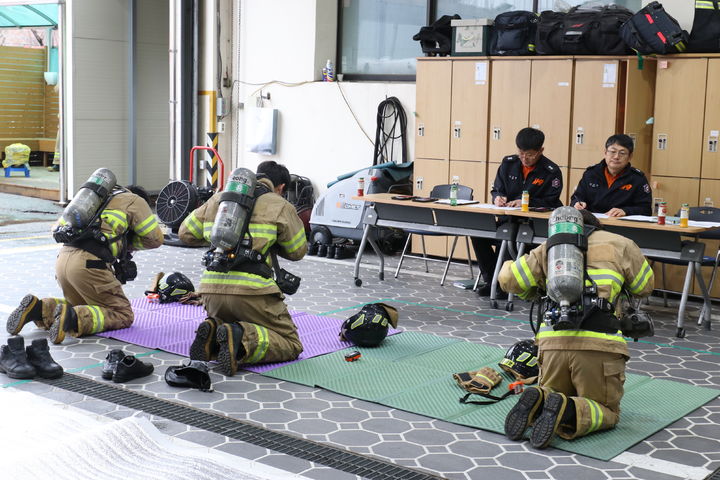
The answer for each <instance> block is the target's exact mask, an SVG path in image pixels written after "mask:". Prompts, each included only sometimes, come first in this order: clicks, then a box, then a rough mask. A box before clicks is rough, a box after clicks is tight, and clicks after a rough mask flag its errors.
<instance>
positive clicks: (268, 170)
mask: <svg viewBox="0 0 720 480" xmlns="http://www.w3.org/2000/svg"><path fill="white" fill-rule="evenodd" d="M257 173H261V174H263V175H265V176H267V177H268V178H269V179H270V181H271V182H272V183H273V186H275V187H279V186H280V185H282V184H285V188H287V186H288V185H290V172H289V171H288V169H287V167H286V166H285V165H280V164H279V163H277V162H276V161H275V160H266V161H264V162H262V163H261V164H260V165H258V167H257Z"/></svg>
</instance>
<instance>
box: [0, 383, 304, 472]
mask: <svg viewBox="0 0 720 480" xmlns="http://www.w3.org/2000/svg"><path fill="white" fill-rule="evenodd" d="M0 432H2V434H1V435H0V452H2V453H0V458H2V463H0V478H7V479H11V478H12V479H14V480H32V479H53V480H65V479H67V480H84V479H87V480H97V479H103V480H115V479H118V480H128V479H134V480H141V479H153V480H158V479H167V480H170V479H172V480H182V479H187V480H202V479H207V480H224V479H228V480H243V479H245V480H265V479H268V480H280V479H288V478H295V479H302V478H305V477H302V476H300V475H295V474H292V473H290V472H284V471H282V470H278V469H275V468H272V467H268V466H266V465H262V464H258V463H256V462H253V461H251V460H246V459H243V458H240V457H236V456H233V455H230V454H226V453H222V452H218V451H215V450H212V449H209V448H207V447H204V446H201V445H197V444H194V443H191V442H187V441H183V440H179V439H176V438H172V437H169V436H167V435H165V434H163V433H161V432H160V431H159V430H157V428H155V426H153V424H152V423H151V422H150V421H149V420H148V419H146V418H144V417H129V418H125V419H122V420H110V419H108V418H106V417H100V416H97V415H92V414H89V413H87V412H85V411H82V410H80V409H77V408H74V407H71V406H68V405H65V404H62V403H58V402H54V401H52V400H49V399H46V398H42V397H38V396H36V395H33V394H30V393H27V392H21V391H17V390H13V389H1V388H0Z"/></svg>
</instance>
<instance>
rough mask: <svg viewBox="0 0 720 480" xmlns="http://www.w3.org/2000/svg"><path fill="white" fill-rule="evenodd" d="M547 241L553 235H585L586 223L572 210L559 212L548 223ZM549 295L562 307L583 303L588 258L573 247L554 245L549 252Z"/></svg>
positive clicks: (560, 210)
mask: <svg viewBox="0 0 720 480" xmlns="http://www.w3.org/2000/svg"><path fill="white" fill-rule="evenodd" d="M548 233H549V236H548V240H549V239H551V238H552V237H553V235H559V234H571V235H582V234H583V219H582V215H581V214H580V212H579V211H578V210H577V209H575V208H573V207H559V208H556V209H555V210H554V211H553V212H552V214H551V215H550V220H549V221H548ZM547 262H548V263H547V293H548V296H549V297H550V298H551V299H553V300H554V301H556V302H557V303H558V304H560V305H561V306H568V305H572V304H573V303H576V302H578V301H580V299H581V297H582V293H583V285H584V283H585V275H584V270H585V257H584V255H583V252H582V250H580V249H579V248H578V247H577V246H576V245H573V244H571V243H560V244H556V245H553V246H552V247H550V249H549V250H548V252H547Z"/></svg>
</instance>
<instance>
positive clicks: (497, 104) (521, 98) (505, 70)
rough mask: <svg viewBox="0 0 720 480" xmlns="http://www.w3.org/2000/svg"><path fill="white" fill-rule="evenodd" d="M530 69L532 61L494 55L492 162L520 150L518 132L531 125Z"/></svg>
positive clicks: (491, 92) (490, 137)
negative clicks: (507, 58)
mask: <svg viewBox="0 0 720 480" xmlns="http://www.w3.org/2000/svg"><path fill="white" fill-rule="evenodd" d="M530 71H531V61H530V60H517V59H511V60H506V59H502V58H493V62H492V75H491V78H492V83H491V88H490V120H489V125H488V127H489V134H488V135H489V139H488V160H489V161H490V162H500V161H501V160H502V158H503V157H504V156H505V155H511V154H513V153H516V152H517V147H516V146H515V135H517V132H518V130H520V129H521V128H524V127H527V126H528V114H529V105H530ZM493 178H495V177H494V176H493ZM488 195H489V191H488Z"/></svg>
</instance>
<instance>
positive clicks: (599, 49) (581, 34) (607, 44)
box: [536, 5, 633, 55]
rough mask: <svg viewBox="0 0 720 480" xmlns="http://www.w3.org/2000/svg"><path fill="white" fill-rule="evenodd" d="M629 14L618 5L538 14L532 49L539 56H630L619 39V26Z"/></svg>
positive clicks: (630, 15)
mask: <svg viewBox="0 0 720 480" xmlns="http://www.w3.org/2000/svg"><path fill="white" fill-rule="evenodd" d="M632 15H633V12H632V11H630V10H628V9H627V8H625V7H621V6H618V5H607V6H604V7H600V8H592V9H582V8H580V7H573V8H571V9H570V10H569V11H568V12H567V13H561V12H552V11H545V12H542V13H541V14H540V23H539V24H538V33H537V42H536V49H537V53H538V54H539V55H625V54H627V53H630V51H629V49H628V47H627V45H625V42H623V40H622V38H621V37H620V26H621V25H622V24H623V23H625V22H626V21H627V20H628V19H629V18H630V17H632Z"/></svg>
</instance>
